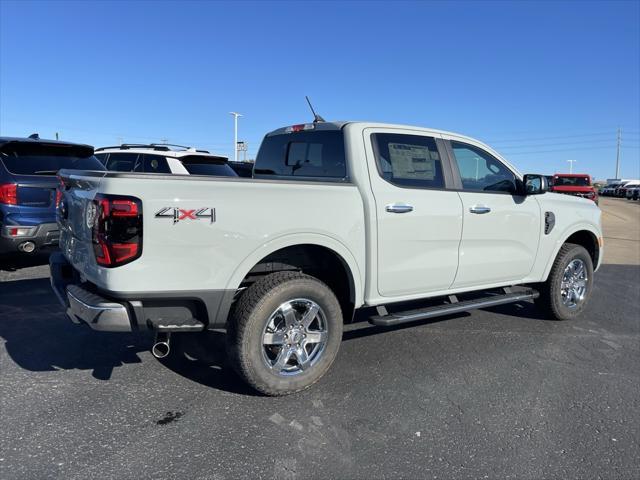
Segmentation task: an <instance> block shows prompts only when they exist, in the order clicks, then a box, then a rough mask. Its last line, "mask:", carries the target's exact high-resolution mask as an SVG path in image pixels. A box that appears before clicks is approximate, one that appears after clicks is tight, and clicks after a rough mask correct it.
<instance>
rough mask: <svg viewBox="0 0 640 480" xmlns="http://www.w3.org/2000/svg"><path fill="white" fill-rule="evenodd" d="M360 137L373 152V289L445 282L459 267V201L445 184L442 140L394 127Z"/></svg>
mask: <svg viewBox="0 0 640 480" xmlns="http://www.w3.org/2000/svg"><path fill="white" fill-rule="evenodd" d="M364 140H365V143H369V142H371V143H370V144H369V145H370V146H371V147H372V148H371V149H369V148H368V151H369V154H370V155H371V156H373V162H371V161H370V162H369V176H370V179H371V188H372V191H373V195H374V198H375V209H376V218H377V229H378V233H377V263H378V275H377V277H378V285H377V287H378V293H379V294H380V295H381V296H384V297H399V296H409V295H413V294H425V293H429V292H435V291H439V290H445V289H447V288H449V287H450V286H451V284H452V282H453V280H454V278H455V274H456V269H457V267H458V246H459V243H460V235H461V233H462V202H461V200H460V197H459V196H458V193H457V192H455V191H453V190H447V189H446V187H447V184H448V183H450V182H451V178H452V173H451V169H450V166H449V164H448V163H446V162H443V159H442V154H443V152H442V151H440V149H439V148H438V144H439V143H440V142H441V140H438V141H436V139H435V138H434V137H431V136H428V135H426V134H424V135H423V134H420V132H416V134H414V135H408V134H406V133H398V131H397V130H394V129H367V130H365V139H364ZM369 145H368V146H369Z"/></svg>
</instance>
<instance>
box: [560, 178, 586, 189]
mask: <svg viewBox="0 0 640 480" xmlns="http://www.w3.org/2000/svg"><path fill="white" fill-rule="evenodd" d="M589 185H591V183H590V182H589V177H555V178H554V179H553V186H554V187H588V186H589Z"/></svg>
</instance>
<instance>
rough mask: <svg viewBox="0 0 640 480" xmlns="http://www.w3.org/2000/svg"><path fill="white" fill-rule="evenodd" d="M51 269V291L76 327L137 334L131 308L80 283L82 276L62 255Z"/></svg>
mask: <svg viewBox="0 0 640 480" xmlns="http://www.w3.org/2000/svg"><path fill="white" fill-rule="evenodd" d="M49 267H50V270H51V287H52V288H53V291H54V292H55V294H56V297H58V300H59V301H60V303H61V304H62V305H63V306H64V307H66V309H67V310H66V313H67V317H69V319H70V320H71V321H72V322H73V323H77V324H81V323H85V324H87V325H89V326H90V327H91V328H92V329H94V330H100V331H104V332H130V331H132V330H133V325H132V322H131V320H132V319H131V317H130V315H129V311H128V308H127V305H125V304H124V303H119V302H116V301H113V300H109V299H107V298H104V297H102V296H101V295H98V294H97V293H93V292H91V291H89V290H88V289H87V288H84V287H83V286H82V285H80V284H79V283H77V282H79V278H78V275H77V274H76V272H75V271H74V270H73V269H72V268H71V265H69V263H68V262H67V261H66V259H65V258H64V256H63V255H62V254H61V253H59V252H58V253H56V254H53V255H51V258H50V259H49Z"/></svg>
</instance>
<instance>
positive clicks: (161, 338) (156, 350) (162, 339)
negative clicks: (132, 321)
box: [151, 333, 171, 358]
mask: <svg viewBox="0 0 640 480" xmlns="http://www.w3.org/2000/svg"><path fill="white" fill-rule="evenodd" d="M170 340H171V337H170V334H169V333H158V334H157V335H156V340H155V342H154V344H153V347H151V353H152V354H153V356H154V357H156V358H164V357H166V356H167V355H169V353H170V352H171V347H170V345H169V342H170Z"/></svg>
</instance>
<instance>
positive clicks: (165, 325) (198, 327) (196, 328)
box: [147, 318, 204, 333]
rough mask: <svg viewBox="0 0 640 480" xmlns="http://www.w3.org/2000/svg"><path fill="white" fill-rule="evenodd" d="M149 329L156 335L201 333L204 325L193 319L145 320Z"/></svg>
mask: <svg viewBox="0 0 640 480" xmlns="http://www.w3.org/2000/svg"><path fill="white" fill-rule="evenodd" d="M147 324H148V326H149V328H151V329H152V330H155V331H156V332H158V333H171V332H201V331H203V330H204V324H203V323H202V322H201V321H199V320H196V319H195V318H189V319H157V320H147Z"/></svg>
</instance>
